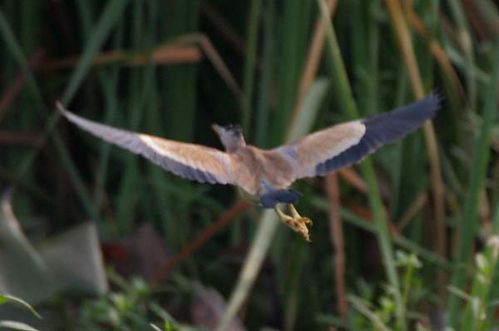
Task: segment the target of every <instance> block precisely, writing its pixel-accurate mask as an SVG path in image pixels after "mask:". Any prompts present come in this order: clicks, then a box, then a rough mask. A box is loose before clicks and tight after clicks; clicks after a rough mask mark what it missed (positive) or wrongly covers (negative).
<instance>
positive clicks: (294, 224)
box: [275, 204, 313, 241]
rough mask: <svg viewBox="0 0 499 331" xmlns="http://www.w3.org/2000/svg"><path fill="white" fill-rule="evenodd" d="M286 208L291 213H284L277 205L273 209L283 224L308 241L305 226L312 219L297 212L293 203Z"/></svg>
mask: <svg viewBox="0 0 499 331" xmlns="http://www.w3.org/2000/svg"><path fill="white" fill-rule="evenodd" d="M288 208H289V210H290V211H291V215H286V214H284V213H283V212H282V210H280V209H279V207H278V206H277V205H276V206H275V211H276V213H277V215H278V216H279V218H280V219H281V221H282V222H283V223H284V224H286V225H287V226H289V227H290V228H291V229H293V230H294V231H296V232H298V233H299V234H301V235H302V236H303V238H305V240H306V241H310V234H309V232H308V228H307V226H308V225H312V224H313V223H312V221H311V220H310V219H309V218H308V217H303V216H301V215H300V214H298V211H297V210H296V208H295V206H294V205H293V204H288Z"/></svg>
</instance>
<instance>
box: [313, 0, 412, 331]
mask: <svg viewBox="0 0 499 331" xmlns="http://www.w3.org/2000/svg"><path fill="white" fill-rule="evenodd" d="M317 2H318V5H319V8H320V12H321V14H322V18H323V20H324V25H325V26H326V34H327V40H328V43H329V52H330V56H331V64H332V66H333V70H334V73H335V75H336V82H337V84H336V86H337V88H338V91H337V92H338V93H336V94H337V97H338V101H339V102H340V104H341V106H342V108H343V109H345V111H347V113H348V114H349V115H350V117H352V118H354V117H358V115H359V112H358V109H357V105H356V103H355V101H354V99H353V96H352V89H351V87H350V83H349V81H348V78H347V74H346V69H345V66H344V64H343V58H342V56H341V52H340V48H339V46H338V41H337V39H336V34H335V31H334V26H333V25H332V24H331V21H330V18H329V14H328V11H327V6H326V4H325V2H324V0H317ZM361 167H362V171H363V173H364V177H365V178H366V182H367V185H368V196H369V203H370V205H371V208H372V210H373V215H374V220H375V223H376V230H377V231H376V235H377V237H378V243H379V245H380V249H381V254H382V256H383V265H384V267H385V272H386V276H387V278H388V282H389V284H390V287H391V289H392V290H393V293H394V298H395V304H396V320H397V329H399V330H406V329H407V327H406V323H405V307H404V305H403V304H402V296H401V293H400V282H399V278H398V274H397V270H396V267H395V261H394V255H393V247H392V243H391V238H390V232H389V228H388V222H387V220H386V217H385V214H384V209H383V204H382V201H381V197H380V194H379V190H378V184H377V182H376V176H375V173H374V167H373V164H372V163H371V161H370V159H367V160H366V161H364V162H363V163H362V166H361Z"/></svg>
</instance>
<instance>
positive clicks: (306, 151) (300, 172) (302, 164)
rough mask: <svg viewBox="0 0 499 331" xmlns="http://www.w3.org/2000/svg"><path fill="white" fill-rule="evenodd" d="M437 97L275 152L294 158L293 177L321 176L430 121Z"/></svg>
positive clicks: (317, 134) (332, 129) (337, 127)
mask: <svg viewBox="0 0 499 331" xmlns="http://www.w3.org/2000/svg"><path fill="white" fill-rule="evenodd" d="M439 107H440V97H439V96H438V95H436V94H430V95H429V96H428V97H426V98H425V99H422V100H419V101H416V102H414V103H412V104H409V105H407V106H404V107H400V108H397V109H395V110H393V111H391V112H388V113H384V114H380V115H377V116H373V117H369V118H366V119H361V120H356V121H352V122H346V123H342V124H338V125H335V126H332V127H330V128H327V129H324V130H321V131H318V132H315V133H312V134H310V135H308V136H306V137H304V138H303V139H301V140H299V141H298V142H296V143H294V144H291V145H285V146H282V147H280V148H277V149H275V150H274V151H275V152H278V153H281V154H285V155H286V156H287V157H288V158H290V157H291V158H293V159H294V160H295V165H296V174H295V175H296V177H295V178H294V179H298V178H301V177H313V176H323V175H326V174H327V173H328V172H331V171H334V170H338V169H340V168H343V167H346V166H349V165H351V164H354V163H356V162H359V161H360V160H362V159H363V158H364V157H366V156H367V155H369V154H371V153H373V152H374V151H376V149H378V148H379V147H381V146H382V145H384V144H387V143H391V142H394V141H395V140H397V139H400V138H402V137H404V136H405V135H407V134H409V133H411V132H413V131H415V130H416V129H417V128H418V127H420V126H421V125H422V124H423V123H424V121H426V120H427V119H430V118H432V117H433V116H434V115H435V113H436V111H437V110H438V109H439Z"/></svg>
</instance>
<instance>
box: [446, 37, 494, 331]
mask: <svg viewBox="0 0 499 331" xmlns="http://www.w3.org/2000/svg"><path fill="white" fill-rule="evenodd" d="M493 54H494V56H493V57H492V59H493V60H492V61H494V63H493V69H492V72H491V76H490V83H489V86H488V91H487V96H486V100H485V106H484V111H483V121H482V127H481V128H480V130H479V136H478V138H477V140H476V142H475V154H474V155H473V163H472V166H471V177H470V183H469V185H468V186H469V190H468V192H467V194H466V199H465V202H464V210H463V215H462V217H461V224H460V227H459V230H460V238H459V242H458V253H457V256H456V261H455V263H456V265H457V266H458V267H459V266H463V265H465V264H466V263H468V262H469V260H470V258H471V251H472V249H471V248H472V246H473V241H474V238H475V234H476V229H477V216H478V205H479V200H480V192H482V190H483V187H484V185H485V178H486V176H487V164H488V160H489V157H490V148H489V147H490V142H491V135H492V128H493V124H494V118H495V116H496V115H497V94H496V93H497V88H498V81H499V39H498V40H497V41H496V45H495V50H494V53H493ZM465 283H466V273H465V272H463V270H462V269H461V268H458V269H457V270H456V271H455V272H454V273H453V275H452V279H451V285H452V286H453V287H455V288H458V289H462V288H463V287H464V285H465ZM460 311H461V309H460V307H459V298H458V297H457V296H455V295H452V296H450V298H449V318H450V321H451V325H453V326H455V325H456V323H457V320H458V318H459V316H460Z"/></svg>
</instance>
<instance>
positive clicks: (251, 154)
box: [56, 92, 441, 241]
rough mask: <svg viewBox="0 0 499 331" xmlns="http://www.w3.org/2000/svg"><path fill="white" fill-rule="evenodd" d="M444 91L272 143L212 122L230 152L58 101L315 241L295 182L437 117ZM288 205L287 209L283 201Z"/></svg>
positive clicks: (115, 138)
mask: <svg viewBox="0 0 499 331" xmlns="http://www.w3.org/2000/svg"><path fill="white" fill-rule="evenodd" d="M440 103H441V96H440V95H439V94H438V93H435V92H432V93H431V94H429V95H428V96H427V97H425V98H423V99H421V100H419V101H416V102H413V103H411V104H408V105H405V106H402V107H399V108H396V109H395V110H392V111H389V112H385V113H381V114H378V115H375V116H371V117H367V118H363V119H357V120H352V121H348V122H343V123H339V124H336V125H333V126H330V127H326V128H324V129H321V130H319V131H316V132H313V133H311V134H309V135H306V136H304V137H303V138H301V139H298V140H297V141H294V142H291V143H287V144H284V145H282V146H278V147H275V148H272V149H261V148H258V147H256V146H253V145H250V144H247V143H246V141H245V139H244V136H243V132H242V129H241V127H240V126H238V125H232V124H231V125H226V126H221V125H218V124H213V125H212V129H213V130H214V131H215V133H216V134H217V135H218V138H219V139H220V142H221V143H222V145H223V147H224V149H225V151H222V150H220V149H216V148H212V147H208V146H203V145H198V144H192V143H186V142H179V141H174V140H169V139H164V138H160V137H156V136H153V135H149V134H145V133H138V132H132V131H128V130H124V129H119V128H115V127H111V126H108V125H105V124H100V123H97V122H94V121H91V120H88V119H85V118H83V117H80V116H78V115H76V114H74V113H72V112H70V111H68V110H67V109H65V108H64V106H63V105H62V104H61V103H60V102H57V105H56V106H57V108H58V110H59V111H60V113H61V114H62V115H63V116H64V117H65V118H66V119H67V120H69V122H72V123H73V124H75V125H76V126H77V127H79V128H81V129H83V130H84V131H87V132H89V133H91V134H92V135H94V136H96V137H98V138H100V139H102V140H104V141H106V142H108V143H111V144H114V145H117V146H119V147H121V148H124V149H126V150H128V151H130V152H132V153H135V154H139V155H142V156H143V157H144V158H146V159H148V160H150V161H152V162H153V163H155V164H156V165H158V166H160V167H162V168H164V169H165V170H167V171H169V172H171V173H173V174H175V175H177V176H180V177H184V178H187V179H190V180H194V181H198V182H202V183H203V182H204V183H210V184H230V185H234V186H237V187H239V188H240V189H242V190H243V191H244V192H246V193H248V194H249V195H250V196H254V197H256V200H257V201H259V204H260V205H261V206H262V207H263V208H267V209H270V208H273V209H274V210H275V211H276V213H277V215H278V217H279V219H280V220H281V221H282V222H283V223H285V224H286V225H288V226H289V227H290V228H291V229H292V230H294V231H296V232H298V233H299V234H301V235H302V236H303V237H304V238H305V240H307V241H310V234H309V226H310V225H312V221H311V220H310V219H309V218H308V217H303V216H301V215H300V214H299V213H298V211H297V210H296V207H295V206H294V205H295V204H296V203H297V202H298V200H299V199H300V197H301V194H300V193H299V192H297V191H295V190H293V189H292V188H291V184H293V182H295V181H296V180H298V179H301V178H305V177H316V176H325V175H327V174H328V173H330V172H334V171H338V170H339V169H341V168H344V167H348V166H351V165H353V164H355V163H358V162H360V161H361V160H362V159H364V158H365V157H366V156H368V155H370V154H372V153H374V152H375V151H376V150H377V149H378V148H380V147H381V146H383V145H385V144H388V143H392V142H395V141H396V140H398V139H401V138H403V137H404V136H406V135H407V134H409V133H411V132H413V131H415V130H416V129H418V128H419V127H420V126H421V125H422V124H423V123H424V122H425V121H426V120H429V119H431V118H433V117H434V116H435V114H436V112H437V110H438V109H439V108H440ZM282 205H285V206H286V205H287V207H288V210H289V212H290V213H288V214H286V213H285V212H284V211H283V210H281V209H280V208H279V207H280V206H282Z"/></svg>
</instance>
